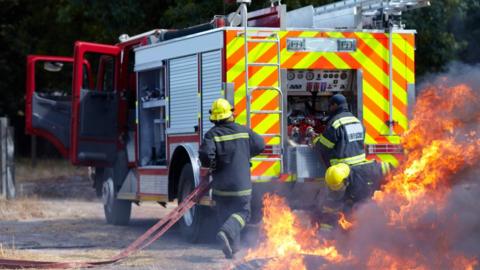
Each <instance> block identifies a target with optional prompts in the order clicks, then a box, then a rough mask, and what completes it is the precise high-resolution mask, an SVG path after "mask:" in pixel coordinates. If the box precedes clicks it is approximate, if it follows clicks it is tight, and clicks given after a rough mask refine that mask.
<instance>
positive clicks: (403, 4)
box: [313, 0, 430, 28]
mask: <svg viewBox="0 0 480 270" xmlns="http://www.w3.org/2000/svg"><path fill="white" fill-rule="evenodd" d="M429 5H430V1H429V0H344V1H339V2H335V3H331V4H327V5H324V6H320V7H316V8H314V12H313V21H314V26H316V27H335V28H342V27H344V28H382V27H383V28H384V27H385V26H387V25H386V24H385V22H388V23H389V24H392V25H393V26H394V27H398V28H403V26H402V25H401V22H400V19H399V18H400V16H401V15H402V12H404V11H409V10H413V9H417V8H422V7H427V6H429ZM369 20H370V21H369Z"/></svg>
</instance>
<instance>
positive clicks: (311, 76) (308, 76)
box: [305, 71, 315, 81]
mask: <svg viewBox="0 0 480 270" xmlns="http://www.w3.org/2000/svg"><path fill="white" fill-rule="evenodd" d="M305 78H306V79H307V80H308V81H311V80H313V78H315V74H313V72H311V71H309V72H307V74H306V75H305Z"/></svg>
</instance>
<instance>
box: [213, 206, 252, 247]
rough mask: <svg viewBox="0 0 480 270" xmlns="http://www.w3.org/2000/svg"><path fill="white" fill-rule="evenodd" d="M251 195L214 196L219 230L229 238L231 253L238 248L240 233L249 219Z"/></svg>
mask: <svg viewBox="0 0 480 270" xmlns="http://www.w3.org/2000/svg"><path fill="white" fill-rule="evenodd" d="M250 199H251V196H215V197H214V200H215V208H216V212H217V220H218V223H219V224H220V225H221V227H220V231H222V232H224V233H225V234H226V235H227V237H228V238H229V241H230V244H231V247H232V250H233V253H235V252H237V251H238V250H240V233H241V231H242V230H243V228H244V227H245V225H246V224H247V222H248V221H249V219H250Z"/></svg>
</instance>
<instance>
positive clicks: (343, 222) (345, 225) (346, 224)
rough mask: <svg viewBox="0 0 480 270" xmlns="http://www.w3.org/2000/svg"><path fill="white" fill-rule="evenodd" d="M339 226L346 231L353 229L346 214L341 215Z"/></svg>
mask: <svg viewBox="0 0 480 270" xmlns="http://www.w3.org/2000/svg"><path fill="white" fill-rule="evenodd" d="M339 216H340V218H339V219H338V225H340V227H341V228H342V229H344V230H345V231H348V230H350V229H351V228H352V227H353V223H351V222H350V221H348V220H347V218H346V217H345V214H344V213H339Z"/></svg>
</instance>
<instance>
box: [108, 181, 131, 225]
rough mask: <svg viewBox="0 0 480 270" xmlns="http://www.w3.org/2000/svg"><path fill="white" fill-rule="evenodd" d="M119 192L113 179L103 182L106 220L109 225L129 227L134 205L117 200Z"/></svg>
mask: <svg viewBox="0 0 480 270" xmlns="http://www.w3.org/2000/svg"><path fill="white" fill-rule="evenodd" d="M116 195H117V191H116V189H115V185H114V182H113V178H112V177H108V178H107V179H106V180H105V181H104V182H103V187H102V200H103V209H104V212H105V218H106V219H107V223H108V224H113V225H127V224H128V222H129V221H130V213H131V211H132V203H131V202H130V201H126V200H119V199H117V196H116Z"/></svg>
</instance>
